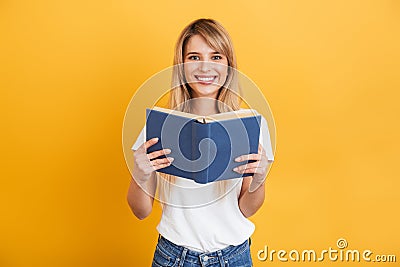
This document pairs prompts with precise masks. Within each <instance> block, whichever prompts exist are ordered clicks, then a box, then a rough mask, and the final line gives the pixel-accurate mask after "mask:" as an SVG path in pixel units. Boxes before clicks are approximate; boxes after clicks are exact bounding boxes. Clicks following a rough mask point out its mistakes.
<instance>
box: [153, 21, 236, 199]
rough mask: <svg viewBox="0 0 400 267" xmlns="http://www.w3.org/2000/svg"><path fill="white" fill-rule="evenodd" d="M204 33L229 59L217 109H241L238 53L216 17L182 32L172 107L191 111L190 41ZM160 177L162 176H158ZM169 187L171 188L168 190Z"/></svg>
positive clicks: (223, 185)
mask: <svg viewBox="0 0 400 267" xmlns="http://www.w3.org/2000/svg"><path fill="white" fill-rule="evenodd" d="M195 35H200V36H201V37H203V38H204V40H205V41H206V42H207V44H208V45H209V46H210V47H211V48H212V49H214V50H215V51H217V52H219V53H221V54H222V55H224V56H225V57H226V58H227V61H228V75H227V78H226V80H225V83H224V84H223V85H222V86H221V88H220V89H219V92H218V96H217V111H218V112H227V111H232V110H239V109H240V101H241V98H240V90H241V89H240V86H239V82H238V77H237V72H236V68H237V63H236V56H235V52H234V49H233V44H232V40H231V38H230V36H229V34H228V32H227V31H226V30H225V28H224V27H223V26H222V25H221V24H220V23H219V22H217V21H215V20H213V19H204V18H202V19H198V20H195V21H193V22H191V23H190V24H189V25H187V26H186V27H185V28H184V29H183V30H182V32H181V34H180V35H179V38H178V41H177V42H176V45H175V54H174V62H173V64H174V67H173V72H172V86H171V87H172V89H171V91H170V97H169V102H168V105H169V108H170V109H175V110H179V111H184V112H191V110H190V105H189V104H187V103H188V102H189V100H190V99H191V98H192V96H191V90H192V89H191V88H190V86H189V85H188V84H187V83H186V79H185V74H184V73H185V72H184V55H185V49H186V45H187V43H188V41H189V39H190V38H191V37H192V36H195ZM158 175H160V176H161V178H163V179H165V180H166V181H168V182H169V183H172V184H174V183H175V176H173V175H168V174H163V173H158ZM158 180H159V181H160V180H161V179H158ZM163 184H164V185H165V184H166V183H158V186H157V188H160V187H161V188H160V190H159V193H160V198H161V196H164V197H165V191H166V190H162V189H165V188H164V187H163V186H162V185H163ZM218 184H219V185H220V188H219V189H220V190H219V191H220V192H221V193H222V192H224V191H225V190H226V188H227V185H226V181H222V182H218ZM168 191H169V190H168Z"/></svg>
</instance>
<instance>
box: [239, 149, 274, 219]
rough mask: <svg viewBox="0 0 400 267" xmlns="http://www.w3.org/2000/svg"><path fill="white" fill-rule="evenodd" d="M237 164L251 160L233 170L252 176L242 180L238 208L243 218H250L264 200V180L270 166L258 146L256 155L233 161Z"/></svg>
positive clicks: (263, 151)
mask: <svg viewBox="0 0 400 267" xmlns="http://www.w3.org/2000/svg"><path fill="white" fill-rule="evenodd" d="M235 160H236V161H238V162H241V161H248V160H253V161H254V162H251V163H247V164H244V165H241V166H239V167H237V168H235V169H234V171H236V172H237V173H240V174H244V173H252V174H253V176H251V177H245V178H243V182H242V189H241V191H240V195H239V208H240V210H241V211H242V213H243V215H244V216H245V217H250V216H252V215H253V214H255V213H256V212H257V210H259V209H260V207H261V206H262V204H263V203H264V199H265V178H266V176H267V171H268V168H269V166H270V165H271V161H269V160H268V158H267V156H266V153H265V150H264V149H263V147H262V146H261V145H259V146H258V153H257V154H249V155H243V156H240V157H238V158H237V159H235Z"/></svg>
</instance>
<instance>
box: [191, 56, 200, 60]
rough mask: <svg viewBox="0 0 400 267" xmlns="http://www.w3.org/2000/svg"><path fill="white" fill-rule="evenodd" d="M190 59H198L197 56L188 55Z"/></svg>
mask: <svg viewBox="0 0 400 267" xmlns="http://www.w3.org/2000/svg"><path fill="white" fill-rule="evenodd" d="M189 59H190V60H200V57H199V56H190V57H189Z"/></svg>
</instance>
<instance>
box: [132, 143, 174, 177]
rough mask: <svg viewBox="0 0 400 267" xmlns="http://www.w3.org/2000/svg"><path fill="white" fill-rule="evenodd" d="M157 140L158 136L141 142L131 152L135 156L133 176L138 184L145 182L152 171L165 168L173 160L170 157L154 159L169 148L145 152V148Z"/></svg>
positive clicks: (165, 152)
mask: <svg viewBox="0 0 400 267" xmlns="http://www.w3.org/2000/svg"><path fill="white" fill-rule="evenodd" d="M157 142H158V138H153V139H150V140H149V141H147V142H145V143H143V144H142V145H141V146H140V147H139V148H138V149H137V150H136V151H135V153H134V154H133V155H134V158H135V160H134V167H133V178H134V179H135V180H136V182H137V183H138V184H143V183H146V182H147V181H148V180H149V179H150V177H151V175H152V173H153V172H154V171H156V170H159V169H162V168H165V167H167V166H169V165H171V163H172V161H174V159H173V158H171V157H167V158H160V159H155V158H157V157H159V156H162V155H167V154H169V153H171V150H170V149H162V150H157V151H154V152H151V153H149V154H147V149H148V148H149V147H151V146H153V145H154V144H156V143H157ZM152 159H155V160H152Z"/></svg>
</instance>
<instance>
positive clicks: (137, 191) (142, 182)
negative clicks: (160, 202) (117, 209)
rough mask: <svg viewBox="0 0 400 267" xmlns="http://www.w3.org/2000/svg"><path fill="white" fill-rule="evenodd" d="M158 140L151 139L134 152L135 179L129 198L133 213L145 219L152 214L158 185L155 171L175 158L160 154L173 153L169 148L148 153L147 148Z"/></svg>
mask: <svg viewBox="0 0 400 267" xmlns="http://www.w3.org/2000/svg"><path fill="white" fill-rule="evenodd" d="M157 142H158V138H153V139H150V140H149V141H147V142H145V143H144V144H143V145H141V146H140V147H139V148H138V149H137V150H136V151H135V152H134V166H133V172H132V176H133V179H132V180H131V183H130V185H129V190H128V194H127V200H128V204H129V207H130V208H131V210H132V212H133V214H135V216H136V217H137V218H138V219H140V220H143V219H144V218H146V217H147V216H149V215H150V213H151V210H152V209H153V202H154V197H153V196H154V194H155V192H156V187H157V177H156V173H155V171H156V170H158V169H161V168H164V167H167V166H169V165H170V164H171V162H172V161H173V158H170V157H167V158H160V159H157V158H158V157H159V156H163V155H167V154H169V153H171V150H169V149H162V150H158V151H154V152H152V153H149V154H147V149H148V148H149V147H151V146H152V145H154V144H156V143H157Z"/></svg>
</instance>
